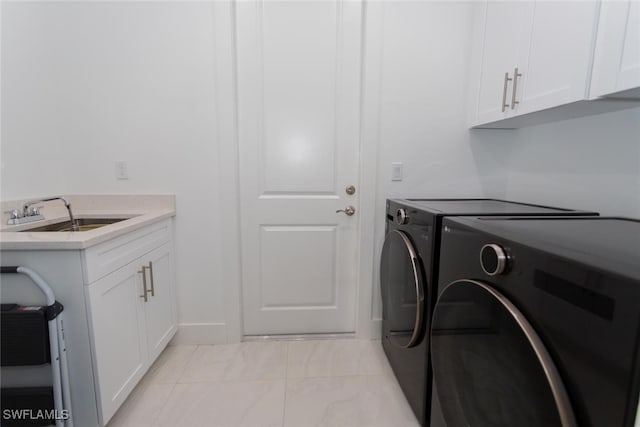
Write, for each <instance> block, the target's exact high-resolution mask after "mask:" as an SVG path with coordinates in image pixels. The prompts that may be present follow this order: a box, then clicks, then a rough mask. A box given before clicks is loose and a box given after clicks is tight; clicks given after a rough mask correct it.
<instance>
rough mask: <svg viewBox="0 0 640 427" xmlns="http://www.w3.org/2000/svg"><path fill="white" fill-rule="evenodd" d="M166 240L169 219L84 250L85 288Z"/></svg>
mask: <svg viewBox="0 0 640 427" xmlns="http://www.w3.org/2000/svg"><path fill="white" fill-rule="evenodd" d="M169 241H171V220H170V219H166V220H163V221H161V222H158V223H155V224H152V225H148V226H146V227H144V228H141V229H139V230H136V231H133V232H131V233H128V234H126V235H124V236H120V237H117V238H115V239H112V240H108V241H106V242H104V243H101V244H99V245H96V246H93V247H90V248H88V249H86V250H85V251H84V252H83V257H84V260H85V263H84V265H85V268H84V271H83V278H84V283H85V285H88V284H90V283H93V282H95V281H96V280H98V279H100V278H101V277H104V276H105V275H107V274H109V273H110V272H112V271H115V270H117V269H119V268H120V267H123V266H125V265H127V264H128V263H130V262H132V261H134V260H135V259H136V258H139V257H141V256H142V255H144V254H146V253H148V252H150V251H151V250H153V249H154V248H157V247H158V246H161V245H162V244H164V243H166V242H169Z"/></svg>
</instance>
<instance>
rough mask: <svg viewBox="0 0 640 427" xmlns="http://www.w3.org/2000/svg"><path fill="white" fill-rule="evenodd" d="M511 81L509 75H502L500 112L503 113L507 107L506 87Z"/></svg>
mask: <svg viewBox="0 0 640 427" xmlns="http://www.w3.org/2000/svg"><path fill="white" fill-rule="evenodd" d="M511 80H513V79H511V78H510V77H509V73H504V87H503V88H502V112H503V113H504V112H505V111H506V110H507V108H508V107H509V104H507V86H508V85H509V82H510V81H511Z"/></svg>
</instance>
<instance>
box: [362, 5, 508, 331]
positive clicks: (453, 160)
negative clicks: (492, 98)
mask: <svg viewBox="0 0 640 427" xmlns="http://www.w3.org/2000/svg"><path fill="white" fill-rule="evenodd" d="M383 7H384V11H383V17H384V18H383V24H382V25H383V28H382V34H383V37H382V52H381V73H380V95H379V102H380V113H379V131H378V132H379V143H378V144H379V148H378V157H377V182H376V186H377V191H376V206H375V209H376V220H375V250H374V255H373V256H374V274H373V282H374V285H373V295H372V299H373V301H372V304H373V309H372V318H374V319H375V318H379V317H380V316H381V303H380V293H379V284H378V283H379V279H378V265H377V263H378V260H379V258H380V253H381V251H382V245H383V242H384V223H385V202H386V199H387V198H391V197H425V198H429V197H483V196H497V197H502V196H503V195H504V192H505V191H506V172H507V171H506V169H505V167H504V161H505V158H506V155H507V153H506V152H505V151H504V150H503V149H502V147H503V146H504V145H505V144H506V143H507V142H508V141H507V140H506V139H505V138H504V137H503V136H502V135H496V136H495V137H494V136H492V137H491V138H484V136H483V135H482V134H471V133H470V132H469V131H468V129H467V118H466V114H467V92H468V87H467V83H468V81H469V78H468V75H469V74H468V72H469V71H468V70H469V67H470V64H471V56H470V54H469V52H470V50H471V41H472V40H471V27H472V8H471V5H470V4H469V3H466V2H385V3H384V6H383ZM396 161H398V162H402V163H403V165H404V179H403V180H402V181H391V162H396Z"/></svg>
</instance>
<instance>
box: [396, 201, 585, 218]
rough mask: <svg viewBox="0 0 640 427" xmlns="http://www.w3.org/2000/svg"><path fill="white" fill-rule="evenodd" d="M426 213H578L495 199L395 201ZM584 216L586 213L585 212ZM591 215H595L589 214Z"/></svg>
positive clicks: (461, 214)
mask: <svg viewBox="0 0 640 427" xmlns="http://www.w3.org/2000/svg"><path fill="white" fill-rule="evenodd" d="M395 201H396V202H398V203H404V204H406V205H408V206H412V207H415V208H417V209H421V210H424V211H427V212H432V213H434V214H441V215H452V216H456V215H458V216H474V215H521V214H526V215H566V214H572V215H575V214H576V213H577V212H578V211H574V210H571V209H562V208H554V207H548V206H539V205H532V204H527V203H518V202H510V201H505V200H496V199H396V200H395ZM585 214H586V212H585ZM589 214H591V215H597V213H595V212H590V213H589Z"/></svg>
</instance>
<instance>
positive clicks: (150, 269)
mask: <svg viewBox="0 0 640 427" xmlns="http://www.w3.org/2000/svg"><path fill="white" fill-rule="evenodd" d="M148 268H149V279H151V280H150V282H151V296H152V297H154V296H156V288H155V287H154V286H153V263H152V262H151V261H149V267H148Z"/></svg>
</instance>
